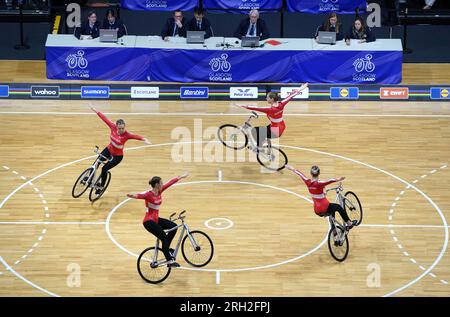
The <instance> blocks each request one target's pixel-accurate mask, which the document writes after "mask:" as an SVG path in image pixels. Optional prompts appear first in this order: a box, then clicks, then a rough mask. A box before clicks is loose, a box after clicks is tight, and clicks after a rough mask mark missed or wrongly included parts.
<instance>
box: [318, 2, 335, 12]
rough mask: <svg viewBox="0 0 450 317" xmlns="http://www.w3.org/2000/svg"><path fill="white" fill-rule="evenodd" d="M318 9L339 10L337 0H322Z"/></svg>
mask: <svg viewBox="0 0 450 317" xmlns="http://www.w3.org/2000/svg"><path fill="white" fill-rule="evenodd" d="M319 11H326V12H328V11H340V6H339V0H322V3H320V4H319Z"/></svg>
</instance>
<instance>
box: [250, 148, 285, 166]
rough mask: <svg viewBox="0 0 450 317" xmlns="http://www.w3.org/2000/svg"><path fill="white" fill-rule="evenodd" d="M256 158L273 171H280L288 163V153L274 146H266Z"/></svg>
mask: <svg viewBox="0 0 450 317" xmlns="http://www.w3.org/2000/svg"><path fill="white" fill-rule="evenodd" d="M256 158H257V160H258V162H259V164H261V165H262V166H264V167H265V168H267V169H269V170H271V171H280V170H282V169H283V168H284V167H285V166H286V164H287V163H288V158H287V156H286V153H284V151H283V150H282V149H279V148H277V147H274V146H270V147H269V146H267V145H264V146H263V147H262V148H261V149H260V150H259V152H258V154H257V155H256Z"/></svg>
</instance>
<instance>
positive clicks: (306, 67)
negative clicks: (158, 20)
mask: <svg viewBox="0 0 450 317" xmlns="http://www.w3.org/2000/svg"><path fill="white" fill-rule="evenodd" d="M46 55H47V78H49V79H78V80H80V79H81V80H84V79H88V80H89V79H90V80H112V81H162V82H183V83H188V82H216V83H230V82H240V83H244V82H279V83H299V82H310V83H333V84H336V83H337V84H375V83H383V84H398V83H400V82H401V79H402V76H401V74H402V51H331V50H330V51H323V50H317V51H312V50H309V51H298V50H294V51H288V50H285V51H275V50H229V51H223V50H195V49H192V50H189V49H155V48H121V47H118V48H68V47H47V50H46ZM105 60H107V61H108V62H107V63H105ZM174 61H176V62H174Z"/></svg>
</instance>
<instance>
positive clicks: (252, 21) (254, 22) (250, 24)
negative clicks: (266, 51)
mask: <svg viewBox="0 0 450 317" xmlns="http://www.w3.org/2000/svg"><path fill="white" fill-rule="evenodd" d="M243 36H259V39H260V40H265V39H268V38H269V37H270V33H269V29H268V28H267V26H266V22H264V20H263V19H260V18H259V12H258V10H251V11H250V13H249V17H248V18H246V19H245V20H243V21H242V22H241V23H240V24H239V26H238V28H237V30H236V31H235V32H234V37H237V38H239V39H241V38H242V37H243Z"/></svg>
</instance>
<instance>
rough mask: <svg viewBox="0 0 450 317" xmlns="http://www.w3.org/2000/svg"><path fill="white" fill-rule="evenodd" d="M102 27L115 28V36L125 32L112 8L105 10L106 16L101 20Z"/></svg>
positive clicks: (120, 35) (122, 34)
mask: <svg viewBox="0 0 450 317" xmlns="http://www.w3.org/2000/svg"><path fill="white" fill-rule="evenodd" d="M103 29H108V30H116V31H117V37H122V36H124V35H126V34H127V32H126V30H125V26H124V25H123V22H122V21H121V20H120V19H118V18H117V17H116V13H115V12H114V10H112V9H108V10H107V11H106V16H105V19H104V20H103Z"/></svg>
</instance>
